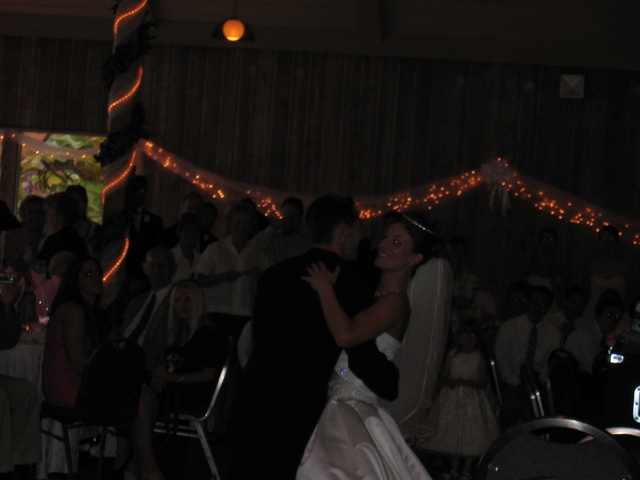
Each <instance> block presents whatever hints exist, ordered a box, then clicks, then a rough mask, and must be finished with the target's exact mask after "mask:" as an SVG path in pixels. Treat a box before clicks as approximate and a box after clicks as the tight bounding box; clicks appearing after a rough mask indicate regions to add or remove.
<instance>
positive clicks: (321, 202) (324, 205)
mask: <svg viewBox="0 0 640 480" xmlns="http://www.w3.org/2000/svg"><path fill="white" fill-rule="evenodd" d="M357 219H358V210H356V206H355V204H354V202H353V199H352V198H351V197H339V196H337V195H325V196H323V197H318V198H317V199H315V200H314V201H313V203H312V204H311V205H309V208H308V209H307V215H306V217H305V222H306V224H307V230H308V232H309V235H311V239H312V240H313V243H320V244H327V243H331V242H332V241H333V231H334V229H335V228H336V227H337V226H338V225H340V224H341V223H345V224H347V225H349V226H353V225H354V224H355V223H356V220H357Z"/></svg>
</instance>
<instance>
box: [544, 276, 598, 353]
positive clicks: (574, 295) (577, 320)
mask: <svg viewBox="0 0 640 480" xmlns="http://www.w3.org/2000/svg"><path fill="white" fill-rule="evenodd" d="M588 300H589V292H588V291H587V289H586V288H584V287H581V286H580V285H573V286H571V287H569V288H568V289H567V294H566V299H565V301H564V303H563V305H562V309H561V310H558V311H556V312H553V313H550V314H549V315H548V316H547V320H549V321H550V322H551V323H553V324H554V325H555V326H556V327H557V328H558V329H559V330H560V331H561V332H562V336H563V339H566V338H567V336H568V335H569V334H571V332H573V331H574V330H576V329H577V328H579V327H580V326H583V325H587V324H588V323H591V322H589V321H587V320H585V319H584V318H583V316H582V314H583V313H584V309H585V307H586V305H587V301H588ZM563 343H564V341H563Z"/></svg>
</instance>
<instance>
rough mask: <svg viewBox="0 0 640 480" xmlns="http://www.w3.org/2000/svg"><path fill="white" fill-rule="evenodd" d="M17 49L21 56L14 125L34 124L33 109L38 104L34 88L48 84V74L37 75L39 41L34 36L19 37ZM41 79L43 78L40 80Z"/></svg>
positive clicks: (38, 70) (38, 69) (38, 68)
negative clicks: (41, 84) (27, 37)
mask: <svg viewBox="0 0 640 480" xmlns="http://www.w3.org/2000/svg"><path fill="white" fill-rule="evenodd" d="M19 43H20V46H19V47H18V48H19V51H20V52H21V57H20V59H19V65H20V75H19V76H18V78H17V79H16V80H17V81H19V82H20V88H19V90H18V94H19V96H18V110H17V112H16V121H15V123H14V126H16V127H27V126H35V117H36V115H35V110H36V107H37V104H38V100H39V98H38V95H37V91H36V89H37V88H38V86H39V84H40V83H45V84H48V81H46V80H48V76H47V75H43V76H41V77H39V76H38V73H39V72H40V67H39V59H38V56H39V51H40V48H39V47H40V44H41V41H38V40H37V39H35V38H29V39H21V41H20V42H19ZM42 80H45V81H44V82H42Z"/></svg>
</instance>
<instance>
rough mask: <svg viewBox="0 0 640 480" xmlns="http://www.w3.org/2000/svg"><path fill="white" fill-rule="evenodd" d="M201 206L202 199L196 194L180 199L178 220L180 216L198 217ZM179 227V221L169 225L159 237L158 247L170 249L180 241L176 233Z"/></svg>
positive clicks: (192, 193)
mask: <svg viewBox="0 0 640 480" xmlns="http://www.w3.org/2000/svg"><path fill="white" fill-rule="evenodd" d="M203 205H204V200H203V198H202V195H200V194H199V193H198V192H191V193H188V194H187V195H186V196H185V197H184V198H183V199H182V204H181V205H180V214H179V218H182V216H183V215H185V214H189V215H194V216H195V217H198V216H199V215H200V211H201V210H202V207H203ZM179 225H180V220H178V222H177V223H175V224H174V225H170V226H168V227H167V228H165V229H164V230H163V231H162V234H161V236H160V242H159V245H160V246H162V247H164V248H168V249H172V248H173V247H175V246H176V245H177V244H178V242H179V240H180V236H179V233H178V226H179Z"/></svg>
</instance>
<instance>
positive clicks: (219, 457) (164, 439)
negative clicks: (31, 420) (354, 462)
mask: <svg viewBox="0 0 640 480" xmlns="http://www.w3.org/2000/svg"><path fill="white" fill-rule="evenodd" d="M154 445H155V449H156V456H157V459H158V462H159V464H160V468H161V470H162V472H163V473H164V475H165V478H166V480H184V479H189V480H210V479H211V478H212V475H211V472H210V471H209V466H208V464H207V461H206V458H205V456H204V453H203V451H202V447H201V446H200V442H199V441H198V440H197V439H189V438H180V437H179V438H176V437H172V436H168V435H155V437H154ZM210 445H211V450H212V453H213V457H214V459H215V461H216V465H217V467H218V470H219V471H220V476H221V477H222V480H224V478H225V475H224V473H225V472H224V469H225V458H226V457H227V453H228V444H227V442H226V441H224V440H219V441H214V442H211V444H210ZM416 454H417V455H418V458H420V460H421V461H422V463H423V464H424V465H425V468H426V469H427V471H428V472H429V473H430V474H431V476H432V477H433V480H439V479H441V478H445V477H443V475H445V474H446V473H447V472H448V471H449V468H450V467H449V461H448V459H447V458H446V457H444V456H441V455H437V454H433V453H427V452H422V451H417V452H416ZM110 464H111V460H110V459H107V460H106V461H105V469H104V470H103V474H102V479H103V480H121V479H122V475H121V474H118V473H116V472H113V471H111V470H110V469H109V466H110ZM97 471H98V460H97V458H95V457H92V456H91V455H89V454H88V453H86V452H82V453H81V456H80V470H79V472H78V475H76V480H95V479H96V478H97V475H96V474H97ZM66 478H67V476H66V474H50V475H49V479H51V480H65V479H66Z"/></svg>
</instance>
